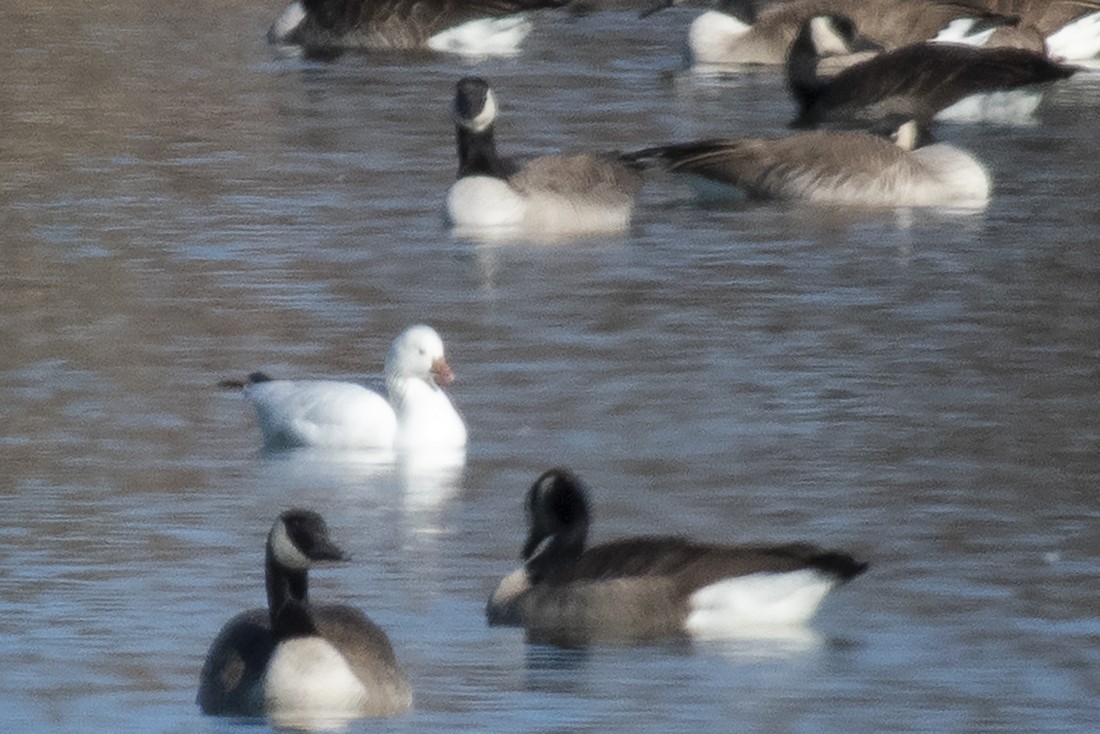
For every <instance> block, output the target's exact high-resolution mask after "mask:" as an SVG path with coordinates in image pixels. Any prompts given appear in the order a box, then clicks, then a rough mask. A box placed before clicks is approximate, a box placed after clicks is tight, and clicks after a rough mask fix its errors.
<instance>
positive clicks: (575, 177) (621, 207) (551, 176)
mask: <svg viewBox="0 0 1100 734" xmlns="http://www.w3.org/2000/svg"><path fill="white" fill-rule="evenodd" d="M497 111H498V109H497V102H496V96H495V95H494V94H493V90H492V89H491V88H490V87H489V84H488V83H487V82H486V81H485V80H484V79H481V78H478V77H466V78H464V79H461V80H460V81H459V82H458V84H457V85H456V86H455V99H454V106H453V108H452V114H453V117H454V121H455V140H456V146H457V149H458V180H457V181H456V182H455V183H454V185H452V186H451V188H450V190H449V191H448V192H447V199H446V204H445V211H446V217H447V220H448V221H449V222H450V223H451V224H452V225H453V226H454V227H455V228H456V229H458V230H475V231H480V230H486V229H494V228H498V229H506V230H518V231H522V232H524V233H531V234H582V233H585V232H604V231H616V230H621V229H624V228H625V227H627V226H628V225H629V223H630V217H631V214H632V212H633V209H634V200H635V197H637V195H638V192H639V191H640V190H641V187H642V173H641V171H640V170H638V168H637V166H635V165H633V164H632V163H630V162H628V161H626V160H624V159H623V158H622V157H621V156H620V155H618V154H614V153H607V154H588V153H586V154H574V155H544V156H540V157H538V158H535V159H533V160H531V161H528V162H526V163H525V164H520V163H518V162H516V161H514V160H511V159H507V158H504V157H502V156H501V155H500V154H499V153H497V148H496V141H495V139H494V135H493V123H494V122H495V120H496V115H497Z"/></svg>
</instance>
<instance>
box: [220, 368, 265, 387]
mask: <svg viewBox="0 0 1100 734" xmlns="http://www.w3.org/2000/svg"><path fill="white" fill-rule="evenodd" d="M259 382H271V378H270V377H269V376H267V375H266V374H265V373H263V372H253V373H251V374H250V375H249V376H248V377H246V378H245V379H243V380H239V379H236V378H233V377H229V378H226V379H224V380H219V381H218V387H220V388H221V389H222V390H243V389H244V388H246V387H248V386H249V385H255V384H257V383H259Z"/></svg>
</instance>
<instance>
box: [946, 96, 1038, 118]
mask: <svg viewBox="0 0 1100 734" xmlns="http://www.w3.org/2000/svg"><path fill="white" fill-rule="evenodd" d="M1042 99H1043V93H1042V91H1041V90H1039V89H1036V88H1024V89H1014V90H1012V91H1005V92H988V93H984V94H972V95H970V96H969V97H964V98H963V99H961V100H959V101H958V102H956V103H955V104H953V105H951V106H950V107H948V108H946V109H943V110H940V111H939V112H938V113H937V114H936V119H937V120H941V121H944V122H992V123H999V124H1002V125H1026V124H1029V123H1032V122H1034V120H1035V110H1036V109H1037V108H1038V107H1039V103H1040V102H1041V101H1042Z"/></svg>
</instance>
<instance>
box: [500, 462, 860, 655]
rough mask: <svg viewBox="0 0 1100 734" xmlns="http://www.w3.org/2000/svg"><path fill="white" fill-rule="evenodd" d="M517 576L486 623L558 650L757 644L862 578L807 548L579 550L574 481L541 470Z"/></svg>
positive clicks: (856, 569) (616, 546)
mask: <svg viewBox="0 0 1100 734" xmlns="http://www.w3.org/2000/svg"><path fill="white" fill-rule="evenodd" d="M526 508H527V517H528V522H529V532H528V535H527V541H526V542H525V543H524V546H523V561H524V562H523V566H521V567H520V568H519V569H518V570H516V571H514V572H513V573H511V574H510V575H508V576H507V577H505V578H504V579H503V580H502V581H501V582H500V585H499V586H498V587H497V589H496V591H494V592H493V594H492V596H491V598H490V599H489V603H488V608H487V610H486V614H487V617H488V621H489V624H491V625H510V626H520V627H524V628H525V629H526V630H527V633H528V636H529V637H530V638H531V639H534V640H537V641H540V642H552V643H557V644H583V643H587V642H592V641H597V640H619V641H642V640H652V639H659V638H662V637H668V636H674V635H682V634H689V635H693V636H698V637H738V636H761V637H767V636H771V635H774V634H776V633H781V634H782V633H783V632H785V631H787V630H789V628H791V627H798V626H799V625H802V624H803V623H805V622H806V621H807V620H808V619H809V618H810V617H811V616H812V615H813V614H814V612H815V611H816V610H817V608H818V606H819V605H820V604H821V602H822V600H823V599H824V598H825V595H826V594H827V593H828V592H829V590H830V589H832V588H833V587H834V586H836V585H838V584H841V583H844V582H846V581H848V580H850V579H852V578H855V577H856V576H858V575H859V574H861V573H863V572H864V571H865V570H866V569H867V564H866V563H863V562H860V561H857V560H856V559H854V558H852V556H850V555H848V554H847V553H842V552H837V551H827V550H822V549H820V548H817V547H815V546H812V545H808V544H804V543H798V544H789V545H741V546H727V545H711V544H705V543H696V542H693V541H689V540H685V539H683V538H675V537H636V538H624V539H621V540H615V541H611V542H608V543H604V544H601V545H596V546H591V547H588V546H587V539H588V526H589V510H588V500H587V498H586V495H585V490H584V487H583V485H582V484H581V482H580V480H579V479H578V478H577V477H576V476H575V475H574V474H573V473H572V472H570V471H568V470H566V469H551V470H550V471H548V472H546V473H544V474H543V475H542V476H540V477H539V478H538V479H537V480H536V481H535V483H534V484H533V485H532V486H531V489H530V490H529V491H528V493H527V500H526Z"/></svg>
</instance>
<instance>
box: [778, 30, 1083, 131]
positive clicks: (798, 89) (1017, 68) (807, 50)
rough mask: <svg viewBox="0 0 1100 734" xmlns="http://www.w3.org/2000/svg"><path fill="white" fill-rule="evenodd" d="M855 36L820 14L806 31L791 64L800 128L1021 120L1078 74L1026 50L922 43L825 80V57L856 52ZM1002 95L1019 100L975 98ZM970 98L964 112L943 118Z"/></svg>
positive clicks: (796, 43)
mask: <svg viewBox="0 0 1100 734" xmlns="http://www.w3.org/2000/svg"><path fill="white" fill-rule="evenodd" d="M854 37H855V26H854V25H853V23H852V22H851V20H850V19H848V18H845V17H842V16H834V15H820V16H816V17H814V18H811V19H810V20H808V21H807V22H806V23H805V24H804V25H803V26H802V29H801V31H800V32H799V34H798V37H797V38H796V39H795V41H794V43H793V44H792V45H791V50H790V54H789V56H788V59H787V83H788V86H789V88H790V91H791V94H792V95H793V97H794V99H795V102H796V103H797V105H798V117H797V119H796V120H795V121H794V124H795V125H796V126H800V127H813V126H816V125H821V124H826V123H839V124H842V125H855V126H868V125H871V126H874V125H879V124H881V123H883V122H886V123H888V124H896V123H897V122H898V121H899V120H909V119H912V120H916V121H917V122H918V123H919V124H920V125H921V126H922V127H927V126H929V125H930V124H931V122H932V118H933V117H936V116H945V117H954V118H955V119H998V120H1004V121H1014V120H1018V119H1022V118H1026V117H1027V116H1029V115H1030V114H1031V113H1032V112H1033V111H1034V109H1035V107H1036V106H1037V105H1038V103H1039V100H1040V96H1041V92H1042V91H1044V90H1045V85H1047V84H1048V83H1049V82H1053V81H1056V80H1059V79H1067V78H1069V77H1070V76H1072V75H1073V74H1074V73H1075V72H1076V71H1077V67H1074V66H1068V65H1066V64H1062V63H1059V62H1056V61H1054V60H1052V59H1050V58H1048V57H1047V56H1045V55H1044V54H1042V53H1037V52H1035V51H1029V50H1026V49H1018V48H989V49H986V48H977V47H973V46H967V45H962V44H952V43H915V44H911V45H909V46H903V47H902V48H899V49H894V50H893V51H887V52H884V53H882V54H879V55H877V56H874V57H873V58H870V59H867V60H865V61H861V62H859V63H856V64H853V65H850V66H848V67H847V68H845V69H843V70H842V71H840V72H839V73H838V74H836V75H835V76H832V77H830V78H822V77H821V76H820V75H819V74H818V71H817V69H818V67H819V65H820V63H821V58H822V56H825V55H829V54H833V53H836V50H837V49H840V51H841V52H842V53H843V52H844V51H845V50H846V49H847V50H849V52H850V49H851V48H852V45H851V44H852V42H853V39H854ZM1003 92H1013V94H1011V95H1004V94H998V95H997V96H996V97H978V98H976V99H974V97H975V95H985V94H990V93H1003ZM963 100H966V105H965V106H960V107H958V108H956V109H953V110H950V111H948V112H946V113H945V112H944V111H945V110H948V108H951V107H953V106H954V105H957V104H958V103H960V102H962V101H963ZM968 106H969V108H968ZM1006 110H1007V111H1006ZM941 113H942V114H941Z"/></svg>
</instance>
